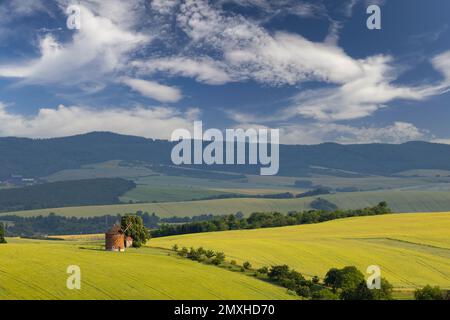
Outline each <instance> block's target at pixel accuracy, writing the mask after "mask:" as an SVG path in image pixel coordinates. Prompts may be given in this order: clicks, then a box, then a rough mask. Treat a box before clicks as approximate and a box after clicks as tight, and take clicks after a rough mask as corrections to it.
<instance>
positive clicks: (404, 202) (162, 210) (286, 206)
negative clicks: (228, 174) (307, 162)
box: [0, 190, 450, 217]
mask: <svg viewBox="0 0 450 320" xmlns="http://www.w3.org/2000/svg"><path fill="white" fill-rule="evenodd" d="M320 197H321V198H324V199H326V200H328V201H330V202H332V203H334V204H336V205H337V206H338V207H339V208H341V209H358V208H363V207H369V206H374V205H376V204H378V203H379V202H380V201H386V202H387V203H388V205H389V207H390V208H391V209H392V210H393V211H394V212H442V211H448V210H450V192H440V191H395V190H392V191H370V192H348V193H337V194H329V195H323V196H320ZM314 199H316V197H308V198H301V199H254V198H240V199H218V200H200V201H186V202H165V203H136V204H119V205H106V206H83V207H67V208H51V209H40V210H29V211H15V212H9V213H7V212H5V213H0V217H1V216H5V215H19V216H26V217H32V216H39V215H48V214H49V213H50V212H53V213H56V214H58V215H61V216H67V217H72V216H75V217H93V216H103V215H108V214H111V215H115V214H118V213H119V214H124V213H134V212H136V211H139V210H141V211H144V212H145V211H146V212H149V213H150V214H151V213H153V212H154V213H156V214H157V215H158V216H160V217H172V216H181V217H184V216H194V215H201V214H210V213H211V214H215V215H219V214H235V213H236V212H238V211H241V212H242V213H244V214H247V215H248V214H250V213H253V212H268V211H279V212H282V213H288V212H289V211H302V210H307V209H310V206H309V205H310V203H311V202H312V201H313V200H314Z"/></svg>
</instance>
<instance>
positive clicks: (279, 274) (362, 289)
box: [172, 244, 450, 300]
mask: <svg viewBox="0 0 450 320" xmlns="http://www.w3.org/2000/svg"><path fill="white" fill-rule="evenodd" d="M172 250H173V251H174V252H176V253H177V255H178V256H180V257H183V258H187V259H190V260H193V261H198V262H200V263H204V264H211V265H216V266H219V267H222V268H227V269H229V270H231V271H235V272H243V273H245V274H247V275H249V276H253V277H255V278H257V279H260V280H263V281H268V282H270V283H273V284H275V285H278V286H281V287H283V288H286V289H287V290H288V291H289V292H291V293H293V294H296V295H298V296H299V297H301V298H303V299H312V300H393V299H394V298H393V286H392V284H390V283H389V281H388V280H386V279H385V278H381V279H380V288H379V289H376V288H375V289H369V288H368V286H367V281H366V279H365V277H364V274H363V273H362V272H361V271H360V270H358V268H356V267H355V266H346V267H343V268H341V269H338V268H331V269H329V270H328V272H327V273H326V275H325V277H324V278H323V279H320V278H319V277H318V276H313V277H312V278H311V279H306V278H305V277H304V276H303V275H302V274H301V273H300V272H298V271H296V270H294V269H292V268H290V267H289V266H288V265H286V264H284V265H274V266H271V267H267V266H263V267H260V268H258V269H254V268H252V265H251V263H250V262H249V261H245V262H243V263H242V265H241V266H239V265H238V264H237V262H236V261H235V260H230V261H226V256H225V253H223V252H220V251H213V250H207V249H204V248H203V247H199V248H197V249H196V248H194V247H191V248H190V249H188V248H186V247H182V248H180V247H179V246H178V245H177V244H175V245H174V246H173V247H172ZM414 298H415V299H416V300H449V299H450V292H449V291H444V290H442V289H441V288H440V287H438V286H435V287H432V286H430V285H427V286H425V287H423V288H418V289H416V290H415V292H414Z"/></svg>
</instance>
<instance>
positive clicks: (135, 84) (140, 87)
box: [122, 78, 182, 102]
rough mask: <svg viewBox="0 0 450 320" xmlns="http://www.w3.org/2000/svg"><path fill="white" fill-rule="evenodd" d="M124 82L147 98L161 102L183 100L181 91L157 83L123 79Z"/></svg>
mask: <svg viewBox="0 0 450 320" xmlns="http://www.w3.org/2000/svg"><path fill="white" fill-rule="evenodd" d="M122 82H123V83H124V84H126V85H127V86H129V87H130V88H131V89H133V90H134V91H137V92H139V93H140V94H142V95H143V96H145V97H148V98H153V99H155V100H157V101H159V102H177V101H179V100H180V99H181V98H182V95H181V92H180V90H178V89H177V88H172V87H169V86H165V85H162V84H159V83H157V82H155V81H148V80H141V79H131V78H123V79H122Z"/></svg>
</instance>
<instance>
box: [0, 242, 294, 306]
mask: <svg viewBox="0 0 450 320" xmlns="http://www.w3.org/2000/svg"><path fill="white" fill-rule="evenodd" d="M10 241H11V243H9V244H7V245H4V246H3V245H2V247H1V250H0V300H1V299H290V298H292V296H289V295H287V294H286V290H285V289H282V288H280V287H276V286H273V285H271V284H268V283H266V282H263V281H260V280H256V279H254V278H251V277H248V276H245V275H242V274H240V273H233V272H230V271H227V270H224V269H221V268H217V267H214V266H206V265H203V264H199V263H197V262H193V261H190V260H186V259H179V258H177V257H174V256H168V255H167V252H166V251H163V250H160V249H149V248H143V249H140V250H130V251H128V252H126V253H111V252H105V251H100V250H88V249H80V248H79V246H80V243H79V242H51V241H31V240H15V239H11V240H10ZM69 265H78V266H80V268H81V274H82V284H81V285H82V287H81V290H80V291H77V290H75V291H72V290H68V289H67V288H66V280H67V277H68V274H66V269H67V267H68V266H69Z"/></svg>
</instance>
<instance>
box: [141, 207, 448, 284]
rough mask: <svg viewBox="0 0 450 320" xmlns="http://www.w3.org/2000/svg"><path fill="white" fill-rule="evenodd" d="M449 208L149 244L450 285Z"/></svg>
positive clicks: (314, 271)
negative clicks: (371, 270)
mask: <svg viewBox="0 0 450 320" xmlns="http://www.w3.org/2000/svg"><path fill="white" fill-rule="evenodd" d="M449 234H450V213H426V214H419V213H416V214H392V215H385V216H375V217H360V218H349V219H341V220H335V221H331V222H327V223H321V224H314V225H302V226H292V227H283V228H271V229H257V230H244V231H228V232H216V233H204V234H191V235H185V236H174V237H167V238H158V239H152V240H151V242H149V245H150V246H154V247H166V248H170V247H171V246H172V245H173V244H175V243H176V244H178V245H179V246H187V247H189V246H194V247H199V246H203V247H204V248H208V249H217V250H222V251H224V252H225V253H226V254H227V256H228V257H229V258H230V259H236V260H237V261H238V262H241V263H242V262H243V261H245V260H248V261H250V262H251V263H252V264H253V265H254V266H256V267H258V266H262V265H268V266H270V265H274V264H288V265H289V266H291V267H293V268H295V269H297V270H298V271H300V272H302V273H304V274H305V275H309V276H313V275H318V276H320V277H323V276H324V275H325V273H326V271H327V270H329V269H330V268H331V267H343V266H346V265H356V266H357V267H358V268H360V269H361V270H362V271H365V270H366V268H367V267H368V266H369V265H379V266H380V267H381V270H382V276H383V277H386V278H387V279H388V280H389V281H391V282H392V283H393V285H394V286H395V287H396V288H413V287H416V286H423V285H426V284H428V283H429V284H433V285H440V286H442V287H444V288H450V237H449Z"/></svg>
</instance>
